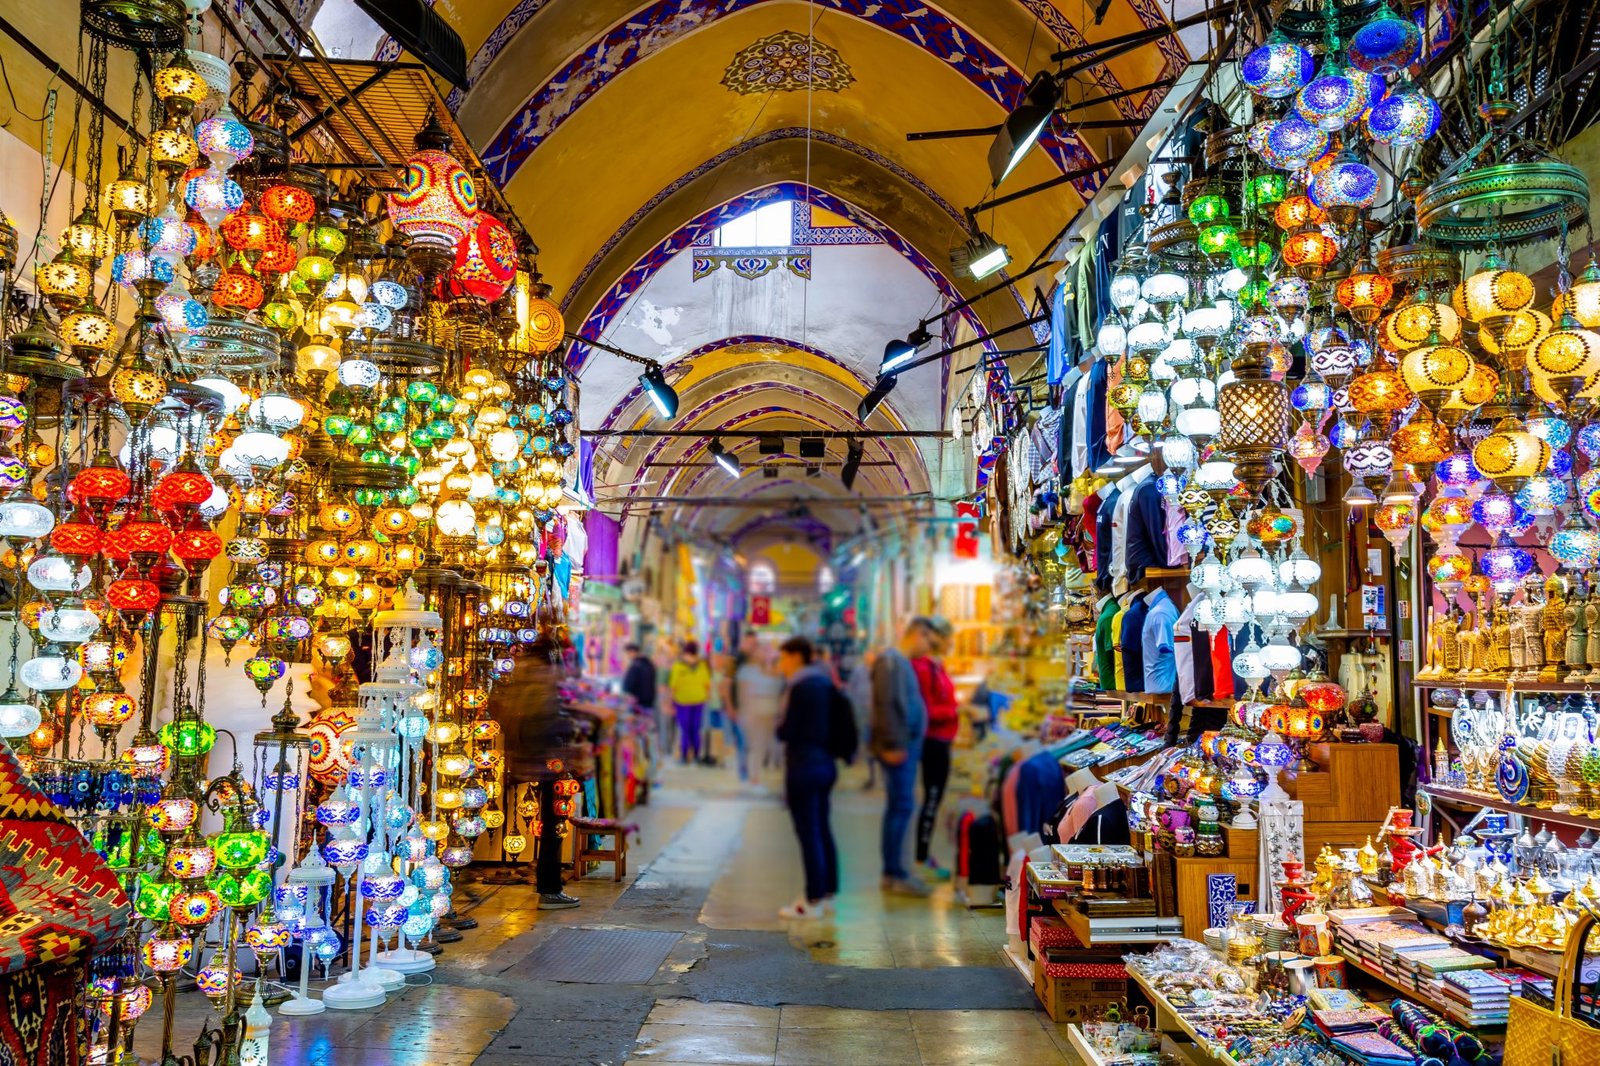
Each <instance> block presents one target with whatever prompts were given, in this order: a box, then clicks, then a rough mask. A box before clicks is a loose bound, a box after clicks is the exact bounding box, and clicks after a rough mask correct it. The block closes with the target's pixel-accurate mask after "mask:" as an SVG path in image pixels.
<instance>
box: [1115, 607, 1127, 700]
mask: <svg viewBox="0 0 1600 1066" xmlns="http://www.w3.org/2000/svg"><path fill="white" fill-rule="evenodd" d="M1113 602H1116V603H1117V613H1116V614H1115V615H1114V616H1113V617H1112V619H1111V645H1112V647H1113V648H1114V649H1115V651H1114V652H1113V658H1114V659H1115V665H1114V668H1113V670H1112V672H1111V676H1112V677H1113V678H1115V679H1116V684H1114V685H1112V686H1111V687H1112V688H1113V689H1115V690H1116V691H1118V692H1126V691H1128V676H1127V674H1126V673H1125V667H1124V660H1123V658H1122V632H1123V630H1122V622H1123V620H1124V619H1126V618H1127V617H1128V605H1127V604H1125V603H1122V602H1120V601H1113Z"/></svg>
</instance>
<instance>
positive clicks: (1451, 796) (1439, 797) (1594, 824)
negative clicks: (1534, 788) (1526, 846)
mask: <svg viewBox="0 0 1600 1066" xmlns="http://www.w3.org/2000/svg"><path fill="white" fill-rule="evenodd" d="M1421 791H1423V792H1426V793H1427V794H1428V795H1429V796H1431V797H1432V798H1433V801H1434V802H1435V803H1442V804H1444V805H1445V806H1447V807H1468V808H1473V809H1477V808H1482V807H1488V808H1490V809H1491V810H1496V811H1505V812H1506V813H1507V814H1517V815H1521V816H1522V817H1524V818H1528V819H1531V820H1532V821H1535V822H1547V823H1549V824H1551V825H1567V826H1572V827H1573V828H1574V829H1594V830H1600V816H1596V817H1593V818H1589V817H1585V816H1583V815H1580V814H1572V813H1569V812H1560V813H1558V812H1556V811H1551V810H1545V809H1544V808H1542V807H1528V806H1524V805H1523V804H1519V803H1508V802H1507V801H1506V800H1504V799H1502V798H1501V797H1499V796H1489V795H1485V794H1483V793H1479V792H1466V791H1463V790H1461V789H1454V788H1441V787H1440V786H1438V785H1423V786H1421Z"/></svg>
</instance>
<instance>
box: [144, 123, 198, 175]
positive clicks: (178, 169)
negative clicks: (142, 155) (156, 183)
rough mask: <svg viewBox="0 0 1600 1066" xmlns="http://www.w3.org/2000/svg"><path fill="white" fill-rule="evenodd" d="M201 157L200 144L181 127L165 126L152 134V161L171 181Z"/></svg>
mask: <svg viewBox="0 0 1600 1066" xmlns="http://www.w3.org/2000/svg"><path fill="white" fill-rule="evenodd" d="M199 159H200V146H199V145H198V144H196V143H195V139H194V138H193V137H191V136H189V134H188V133H187V132H186V131H184V130H180V129H174V128H171V127H163V128H162V129H159V130H156V131H155V132H154V133H152V134H151V135H150V162H151V163H153V164H155V168H156V169H157V170H159V171H160V172H161V175H162V177H164V178H166V179H167V180H168V181H171V180H172V179H173V178H175V177H177V176H178V175H179V174H181V173H183V172H184V171H185V170H187V169H189V168H190V167H192V166H194V165H195V163H196V162H198V161H199Z"/></svg>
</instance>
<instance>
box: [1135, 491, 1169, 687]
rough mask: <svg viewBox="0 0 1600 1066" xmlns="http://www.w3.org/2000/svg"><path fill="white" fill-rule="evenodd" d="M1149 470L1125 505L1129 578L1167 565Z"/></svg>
mask: <svg viewBox="0 0 1600 1066" xmlns="http://www.w3.org/2000/svg"><path fill="white" fill-rule="evenodd" d="M1145 469H1146V470H1150V469H1151V468H1150V467H1145ZM1153 473H1154V472H1153V471H1152V476H1151V477H1148V478H1145V480H1144V481H1143V482H1142V483H1141V484H1140V485H1139V487H1138V488H1136V489H1134V491H1133V502H1132V503H1131V504H1130V505H1129V507H1128V547H1127V551H1126V555H1125V561H1126V570H1127V575H1128V580H1129V581H1138V580H1139V579H1140V578H1142V577H1144V572H1145V571H1146V570H1148V569H1149V568H1150V567H1152V566H1166V565H1168V564H1167V532H1166V514H1165V510H1164V508H1163V507H1162V499H1161V489H1160V488H1159V487H1157V485H1156V479H1155V477H1154V476H1153ZM1152 691H1155V690H1152ZM1163 691H1164V690H1163Z"/></svg>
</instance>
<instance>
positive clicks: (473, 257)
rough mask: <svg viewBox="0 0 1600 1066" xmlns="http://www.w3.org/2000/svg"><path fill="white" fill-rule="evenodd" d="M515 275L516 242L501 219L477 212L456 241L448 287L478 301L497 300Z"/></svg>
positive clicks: (484, 212) (485, 212)
mask: <svg viewBox="0 0 1600 1066" xmlns="http://www.w3.org/2000/svg"><path fill="white" fill-rule="evenodd" d="M516 276H517V249H516V242H515V240H514V238H513V237H512V236H511V230H510V229H509V228H508V227H507V226H506V224H505V223H504V222H501V221H500V220H499V219H498V218H495V217H494V216H493V215H491V214H489V213H488V212H487V211H480V212H478V215H477V224H476V225H475V226H474V227H473V228H472V230H471V231H470V232H468V233H467V235H466V236H464V237H462V238H461V240H460V241H459V242H457V244H456V258H455V265H454V267H452V268H451V271H450V276H449V287H450V289H451V290H452V291H459V292H462V293H465V294H466V295H468V296H476V297H477V298H478V299H480V300H497V299H499V298H500V297H501V296H502V295H504V294H505V291H506V290H507V289H508V288H510V287H511V283H512V282H513V281H514V280H515V279H516Z"/></svg>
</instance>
